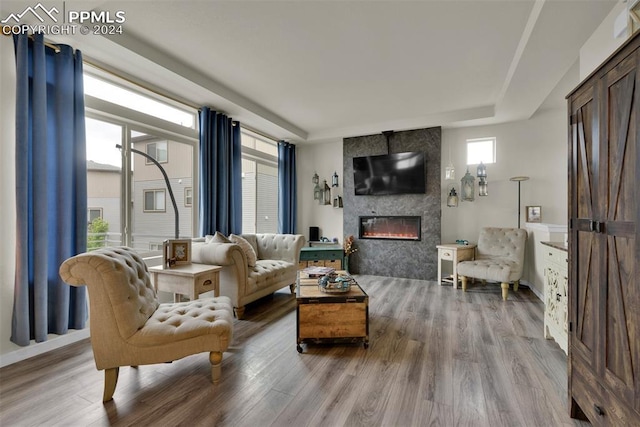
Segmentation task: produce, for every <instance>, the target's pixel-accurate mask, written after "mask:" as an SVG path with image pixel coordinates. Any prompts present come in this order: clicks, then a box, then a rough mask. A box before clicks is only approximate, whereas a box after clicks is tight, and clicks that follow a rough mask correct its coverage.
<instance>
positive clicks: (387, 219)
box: [359, 216, 421, 241]
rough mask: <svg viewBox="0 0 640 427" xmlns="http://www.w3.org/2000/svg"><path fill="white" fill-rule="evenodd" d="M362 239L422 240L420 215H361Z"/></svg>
mask: <svg viewBox="0 0 640 427" xmlns="http://www.w3.org/2000/svg"><path fill="white" fill-rule="evenodd" d="M359 237H360V238H361V239H384V240H416V241H417V240H420V239H421V234H420V217H419V216H361V217H360V236H359Z"/></svg>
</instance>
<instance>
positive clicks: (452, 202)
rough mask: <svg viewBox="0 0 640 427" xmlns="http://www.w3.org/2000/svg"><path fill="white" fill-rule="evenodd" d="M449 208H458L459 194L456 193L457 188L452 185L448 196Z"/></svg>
mask: <svg viewBox="0 0 640 427" xmlns="http://www.w3.org/2000/svg"><path fill="white" fill-rule="evenodd" d="M447 206H449V207H450V208H457V207H458V193H456V188H455V187H454V186H453V185H451V189H450V190H449V195H448V196H447Z"/></svg>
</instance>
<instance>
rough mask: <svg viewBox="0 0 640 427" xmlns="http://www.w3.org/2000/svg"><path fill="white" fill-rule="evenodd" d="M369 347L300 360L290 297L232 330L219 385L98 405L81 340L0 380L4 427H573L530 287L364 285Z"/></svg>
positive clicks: (179, 375)
mask: <svg viewBox="0 0 640 427" xmlns="http://www.w3.org/2000/svg"><path fill="white" fill-rule="evenodd" d="M358 281H359V282H360V284H361V285H362V287H363V288H364V289H365V291H366V292H367V293H368V294H369V298H370V346H369V348H368V349H366V350H365V349H364V348H363V346H362V345H352V346H348V345H347V346H313V345H309V346H306V345H303V347H305V353H304V354H299V353H298V352H297V351H296V343H295V340H296V318H295V298H294V297H293V296H292V295H290V294H289V293H288V290H286V292H285V290H283V291H280V292H276V293H275V294H274V296H273V298H270V299H266V300H262V301H260V302H258V303H255V304H253V305H251V306H249V307H248V308H247V311H246V317H245V320H242V321H238V320H236V321H235V329H234V334H235V337H234V344H233V346H232V348H231V349H230V350H229V351H228V352H227V353H225V354H224V360H223V364H222V380H221V382H220V383H219V384H218V385H217V386H213V385H212V384H211V383H210V365H209V361H208V355H207V354H199V355H194V356H191V357H188V358H185V359H182V360H180V361H176V362H174V363H171V364H159V365H151V366H141V367H139V368H138V369H134V368H121V370H120V378H119V381H118V387H117V389H116V392H115V396H114V400H113V401H111V402H108V403H107V404H105V405H103V404H102V401H101V398H102V389H103V373H102V372H99V371H97V370H96V369H95V366H94V363H93V356H92V353H91V348H90V344H89V341H88V340H85V341H83V342H80V343H77V344H73V345H71V346H68V347H66V348H63V349H59V350H56V351H52V352H50V353H48V354H45V355H42V356H38V357H35V358H32V359H29V360H26V361H23V362H20V363H17V364H14V365H11V366H7V367H5V368H2V369H1V370H0V425H3V426H37V425H46V426H56V425H60V426H95V425H97V426H101V425H118V426H121V425H122V426H125V425H127V426H128V425H136V426H142V425H154V426H173V425H189V426H251V427H259V426H288V427H294V426H295V427H297V426H305V425H311V426H343V425H346V426H355V425H362V426H376V425H382V426H458V425H459V426H509V427H511V426H545V427H546V426H569V425H588V424H586V423H581V422H579V421H576V420H572V419H571V418H569V416H568V415H567V413H568V411H567V369H566V363H567V358H566V356H565V354H564V353H563V352H562V350H560V348H559V347H558V346H557V345H556V344H555V342H554V341H548V340H545V339H544V338H543V333H542V329H543V305H542V303H541V302H540V301H539V300H538V299H537V298H536V297H535V295H533V293H531V292H530V291H529V290H528V289H526V288H521V289H520V291H519V292H517V293H516V292H510V293H509V295H510V296H509V300H508V301H507V302H503V301H502V299H501V296H500V287H499V286H498V285H486V286H483V285H475V286H473V287H471V286H470V289H469V290H468V292H466V293H464V292H463V291H462V290H461V289H453V288H452V287H451V286H442V287H441V286H438V285H437V284H436V283H435V282H429V281H419V280H409V279H391V278H385V277H375V276H359V277H358Z"/></svg>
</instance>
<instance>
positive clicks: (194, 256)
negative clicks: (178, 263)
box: [191, 242, 249, 307]
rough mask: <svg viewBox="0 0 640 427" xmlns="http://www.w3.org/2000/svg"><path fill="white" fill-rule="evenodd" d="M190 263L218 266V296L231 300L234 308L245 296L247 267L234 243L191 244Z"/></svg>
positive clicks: (244, 258) (238, 247) (239, 249)
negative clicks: (219, 268)
mask: <svg viewBox="0 0 640 427" xmlns="http://www.w3.org/2000/svg"><path fill="white" fill-rule="evenodd" d="M191 261H192V262H194V263H196V264H209V265H219V266H221V267H222V270H221V271H220V294H221V295H224V296H228V297H229V298H231V302H232V304H233V306H234V307H238V306H239V301H240V300H241V299H242V298H243V297H244V296H245V295H246V294H247V278H248V277H249V267H248V265H247V256H246V255H245V254H244V251H243V250H242V248H241V247H240V246H238V245H237V244H235V243H214V242H211V243H204V242H192V245H191Z"/></svg>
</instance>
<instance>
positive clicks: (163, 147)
mask: <svg viewBox="0 0 640 427" xmlns="http://www.w3.org/2000/svg"><path fill="white" fill-rule="evenodd" d="M138 138H140V137H138ZM146 148H147V150H146V151H147V154H148V155H150V156H151V157H153V158H154V159H156V161H157V162H158V163H166V162H167V160H168V157H169V155H168V150H167V141H161V142H151V143H149V144H147V146H146ZM146 163H147V164H153V162H152V161H151V160H149V159H146Z"/></svg>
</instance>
